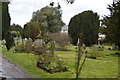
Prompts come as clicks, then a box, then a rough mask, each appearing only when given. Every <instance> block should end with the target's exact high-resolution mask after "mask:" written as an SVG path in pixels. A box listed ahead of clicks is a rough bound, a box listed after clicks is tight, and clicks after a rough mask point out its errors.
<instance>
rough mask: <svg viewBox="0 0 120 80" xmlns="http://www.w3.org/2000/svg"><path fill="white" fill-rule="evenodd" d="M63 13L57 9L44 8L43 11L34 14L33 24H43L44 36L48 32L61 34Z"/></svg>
mask: <svg viewBox="0 0 120 80" xmlns="http://www.w3.org/2000/svg"><path fill="white" fill-rule="evenodd" d="M61 16H62V13H61V11H60V9H58V8H57V7H48V6H46V7H44V8H42V9H41V10H38V11H36V12H33V16H32V19H31V22H39V23H40V24H41V32H42V35H43V34H44V33H46V32H48V33H54V32H59V31H60V29H61V27H62V25H63V21H62V19H61Z"/></svg>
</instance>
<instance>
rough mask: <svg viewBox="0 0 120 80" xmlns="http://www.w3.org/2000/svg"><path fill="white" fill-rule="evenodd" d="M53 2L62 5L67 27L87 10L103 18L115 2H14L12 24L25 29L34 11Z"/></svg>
mask: <svg viewBox="0 0 120 80" xmlns="http://www.w3.org/2000/svg"><path fill="white" fill-rule="evenodd" d="M51 1H54V2H55V6H57V1H58V2H59V3H60V5H61V9H62V11H63V12H62V13H63V15H62V19H63V21H64V22H65V23H66V24H67V25H68V23H69V21H70V19H71V17H73V16H74V15H76V14H78V13H81V12H83V11H85V10H93V11H94V12H97V13H98V15H100V18H102V16H104V15H108V14H109V13H110V12H109V10H108V9H107V7H108V6H107V5H108V4H112V2H113V0H75V2H74V3H73V4H67V3H66V2H65V1H64V0H12V1H11V4H10V5H9V12H10V16H11V24H13V23H15V24H19V25H21V26H22V27H23V26H24V24H26V23H27V22H29V21H30V19H31V18H32V13H33V11H37V10H40V9H41V8H42V7H45V6H49V3H50V2H51Z"/></svg>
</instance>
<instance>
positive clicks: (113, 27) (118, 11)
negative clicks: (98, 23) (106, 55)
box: [103, 1, 120, 48]
mask: <svg viewBox="0 0 120 80" xmlns="http://www.w3.org/2000/svg"><path fill="white" fill-rule="evenodd" d="M108 6H109V7H108V9H109V10H110V15H109V16H105V17H104V19H103V24H104V25H105V26H106V27H105V29H104V30H105V33H106V34H107V37H106V39H107V41H108V42H110V43H115V44H116V45H118V46H119V48H120V1H119V2H117V3H113V4H112V5H108Z"/></svg>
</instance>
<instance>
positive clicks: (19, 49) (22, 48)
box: [15, 44, 28, 53]
mask: <svg viewBox="0 0 120 80" xmlns="http://www.w3.org/2000/svg"><path fill="white" fill-rule="evenodd" d="M15 52H17V53H22V52H28V50H27V47H26V44H18V46H16V47H15Z"/></svg>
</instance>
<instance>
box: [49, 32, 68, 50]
mask: <svg viewBox="0 0 120 80" xmlns="http://www.w3.org/2000/svg"><path fill="white" fill-rule="evenodd" d="M50 37H51V38H52V39H53V40H54V41H55V42H56V43H57V44H58V45H59V46H60V47H61V48H65V47H67V45H69V43H70V37H69V36H68V34H67V33H54V34H51V35H50Z"/></svg>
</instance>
